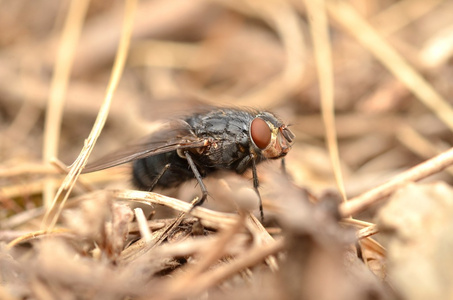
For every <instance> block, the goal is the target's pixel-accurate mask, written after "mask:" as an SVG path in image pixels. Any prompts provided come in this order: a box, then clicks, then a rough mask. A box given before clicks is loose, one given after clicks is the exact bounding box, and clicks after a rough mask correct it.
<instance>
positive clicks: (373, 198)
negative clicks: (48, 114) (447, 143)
mask: <svg viewBox="0 0 453 300" xmlns="http://www.w3.org/2000/svg"><path fill="white" fill-rule="evenodd" d="M452 164H453V148H451V149H450V150H448V151H445V152H443V153H441V154H439V155H437V156H435V157H433V158H431V159H429V160H427V161H425V162H423V163H421V164H419V165H417V166H415V167H413V168H412V169H409V170H407V171H405V172H403V173H401V174H399V175H397V176H396V177H395V178H393V179H391V180H390V181H388V182H386V183H385V184H383V185H381V186H378V187H376V188H374V189H371V190H369V191H367V192H365V193H363V194H362V195H359V196H357V197H354V198H352V199H350V200H349V201H348V202H346V203H343V204H342V205H341V206H340V213H341V215H342V216H343V217H347V216H349V215H354V214H357V213H359V212H361V211H363V210H365V209H366V208H368V207H369V206H370V205H372V204H373V203H375V202H377V201H379V200H381V199H382V198H385V197H387V196H389V195H390V194H391V193H393V192H394V191H396V190H397V189H398V188H401V187H402V186H404V185H406V184H408V183H411V182H415V181H419V180H421V179H423V178H426V177H428V176H430V175H433V174H435V173H438V172H440V171H442V170H444V169H445V168H447V167H449V166H451V165H452Z"/></svg>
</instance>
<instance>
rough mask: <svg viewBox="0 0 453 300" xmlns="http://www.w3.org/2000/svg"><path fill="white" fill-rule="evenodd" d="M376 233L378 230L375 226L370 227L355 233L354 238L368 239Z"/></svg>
mask: <svg viewBox="0 0 453 300" xmlns="http://www.w3.org/2000/svg"><path fill="white" fill-rule="evenodd" d="M376 233H379V229H378V227H377V225H371V226H368V227H365V228H362V229H360V230H358V231H357V233H356V236H357V238H358V239H363V238H367V237H370V236H372V235H374V234H376Z"/></svg>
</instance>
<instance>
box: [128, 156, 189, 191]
mask: <svg viewBox="0 0 453 300" xmlns="http://www.w3.org/2000/svg"><path fill="white" fill-rule="evenodd" d="M167 164H169V165H168V168H167V167H166V166H167ZM132 174H133V177H132V178H133V179H132V181H133V183H134V185H135V186H136V187H137V188H138V189H141V190H152V189H153V188H154V187H162V188H170V187H176V186H178V185H180V184H181V183H183V182H184V181H187V180H189V179H191V178H193V177H194V175H193V172H192V171H191V169H190V167H189V165H188V163H187V161H186V160H185V159H183V158H181V157H179V156H178V154H177V153H176V151H171V152H167V153H162V154H158V155H154V156H150V157H146V158H142V159H139V160H136V161H135V162H134V165H133V170H132Z"/></svg>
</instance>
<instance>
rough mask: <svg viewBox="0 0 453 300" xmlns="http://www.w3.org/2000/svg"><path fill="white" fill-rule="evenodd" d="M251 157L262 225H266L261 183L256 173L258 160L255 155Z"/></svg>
mask: <svg viewBox="0 0 453 300" xmlns="http://www.w3.org/2000/svg"><path fill="white" fill-rule="evenodd" d="M250 156H251V160H252V174H253V188H254V189H255V192H256V194H257V195H258V200H259V207H260V217H261V223H264V212H263V202H262V201H261V195H260V191H259V190H258V188H259V186H260V182H259V181H258V173H257V172H256V160H255V157H254V156H253V155H250Z"/></svg>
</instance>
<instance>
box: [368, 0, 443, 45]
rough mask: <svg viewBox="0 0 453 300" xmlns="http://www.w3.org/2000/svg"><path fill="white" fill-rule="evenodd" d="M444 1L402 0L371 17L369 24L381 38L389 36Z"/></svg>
mask: <svg viewBox="0 0 453 300" xmlns="http://www.w3.org/2000/svg"><path fill="white" fill-rule="evenodd" d="M443 1H444V0H430V1H425V0H415V1H414V0H403V1H398V2H395V3H394V4H392V5H391V6H390V7H389V8H387V9H385V10H383V11H381V12H379V14H377V15H375V16H373V17H372V19H371V20H370V21H371V24H372V25H373V27H374V28H377V29H378V30H379V33H380V34H381V35H383V36H389V35H391V34H392V33H395V32H397V31H398V30H400V29H402V28H403V27H405V26H407V25H408V24H410V23H412V22H414V21H416V20H417V19H419V18H421V17H423V16H424V15H426V14H428V13H429V12H431V11H432V10H434V9H435V8H436V7H437V6H438V5H439V4H441V3H442V2H443Z"/></svg>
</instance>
